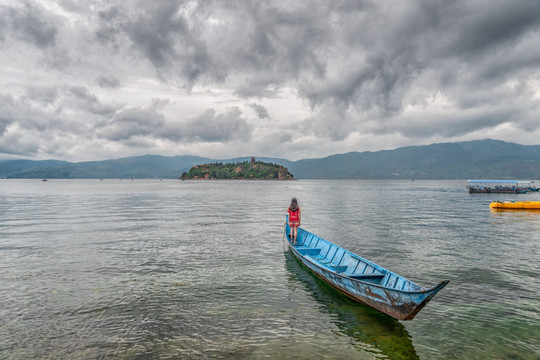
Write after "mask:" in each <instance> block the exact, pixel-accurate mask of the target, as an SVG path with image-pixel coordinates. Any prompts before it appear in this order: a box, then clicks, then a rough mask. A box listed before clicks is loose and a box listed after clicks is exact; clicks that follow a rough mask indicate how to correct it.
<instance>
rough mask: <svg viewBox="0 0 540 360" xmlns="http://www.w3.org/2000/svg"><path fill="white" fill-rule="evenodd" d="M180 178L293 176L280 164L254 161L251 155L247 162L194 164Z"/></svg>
mask: <svg viewBox="0 0 540 360" xmlns="http://www.w3.org/2000/svg"><path fill="white" fill-rule="evenodd" d="M180 179H182V180H188V179H189V180H204V179H206V180H208V179H238V180H241V179H254V180H255V179H256V180H294V176H293V175H292V174H291V173H290V172H289V171H288V170H287V169H286V168H285V167H283V166H281V165H277V164H271V163H265V162H262V161H256V160H255V158H254V157H252V158H251V160H250V161H249V162H247V161H245V162H242V163H227V164H223V163H213V164H204V165H196V166H193V167H192V168H191V169H190V170H189V171H188V172H187V173H186V172H184V173H183V174H182V176H181V177H180Z"/></svg>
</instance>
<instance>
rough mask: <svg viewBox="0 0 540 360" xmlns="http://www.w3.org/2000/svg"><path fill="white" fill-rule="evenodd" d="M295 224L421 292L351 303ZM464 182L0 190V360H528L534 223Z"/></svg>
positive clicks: (534, 314)
mask: <svg viewBox="0 0 540 360" xmlns="http://www.w3.org/2000/svg"><path fill="white" fill-rule="evenodd" d="M293 196H294V197H297V198H298V201H299V204H300V206H301V208H302V226H303V227H304V228H306V229H307V230H309V231H311V232H313V233H315V234H317V235H319V236H321V237H323V238H325V239H327V240H330V241H332V242H335V243H337V244H339V245H342V246H344V247H346V248H347V249H349V250H351V251H353V252H356V253H358V254H359V255H361V256H364V257H366V258H368V259H370V260H372V261H374V262H376V263H378V264H380V265H382V266H385V267H387V268H389V269H391V270H393V271H394V272H397V273H400V274H402V275H404V276H406V277H408V278H410V279H411V280H413V281H415V282H417V283H420V284H422V285H433V284H435V283H436V282H438V281H440V280H444V279H449V280H450V284H449V285H448V286H447V287H446V288H444V289H443V290H442V291H441V292H440V293H439V294H438V295H437V296H435V298H434V299H433V300H432V301H431V302H430V303H429V304H428V305H427V306H426V307H425V308H424V309H423V310H422V311H421V312H420V313H419V314H418V315H417V317H416V318H415V319H414V320H413V321H408V322H400V321H397V320H394V319H391V318H389V317H387V316H385V315H382V314H380V313H378V312H376V311H374V310H371V309H369V308H366V307H364V306H362V305H359V304H357V303H354V302H353V301H351V300H349V299H348V298H346V297H344V296H342V295H340V294H339V293H337V292H336V291H335V290H333V289H332V288H330V287H329V286H328V285H326V284H325V283H324V282H322V281H321V280H319V279H317V278H316V277H315V276H313V275H312V274H311V273H310V272H309V271H308V270H307V269H306V268H305V267H303V266H302V265H301V264H299V263H298V261H296V260H295V259H294V257H293V256H292V254H291V253H290V251H289V250H287V248H286V246H285V244H284V242H283V224H284V219H285V212H286V208H287V206H288V205H289V202H290V199H291V198H292V197H293ZM498 199H500V200H502V199H508V200H515V199H520V200H540V193H530V194H524V195H495V194H491V195H490V194H472V195H471V194H469V193H468V192H467V191H466V190H465V181H464V180H463V181H366V180H362V181H322V180H320V181H307V180H301V181H289V182H278V181H270V182H266V181H198V182H196V181H184V182H182V181H177V180H163V181H159V180H103V181H99V180H49V181H46V182H44V181H40V180H0V359H263V358H264V359H266V358H270V359H280V358H295V359H315V358H316V359H430V360H431V359H539V358H540V350H539V349H540V348H539V346H538V344H539V343H540V281H539V280H540V277H539V274H540V251H539V249H540V211H499V212H496V211H491V210H490V209H489V204H490V203H491V201H494V200H498Z"/></svg>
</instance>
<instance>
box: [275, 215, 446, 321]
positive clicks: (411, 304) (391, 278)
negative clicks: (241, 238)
mask: <svg viewBox="0 0 540 360" xmlns="http://www.w3.org/2000/svg"><path fill="white" fill-rule="evenodd" d="M285 231H286V233H287V237H288V233H289V228H288V226H286V230H285ZM289 246H290V248H291V250H292V252H293V254H294V255H295V256H296V257H297V258H298V259H299V260H300V261H301V262H302V263H303V264H304V265H305V266H306V267H307V268H308V269H310V270H311V271H312V272H313V273H315V274H316V275H317V276H319V277H320V278H321V279H322V280H324V281H326V282H327V283H328V284H330V285H331V286H333V287H334V288H336V289H337V290H338V291H340V292H342V293H344V294H345V295H347V296H349V297H350V298H352V299H353V300H355V301H357V302H360V303H362V304H364V305H367V306H369V307H371V308H373V309H376V310H378V311H380V312H382V313H384V314H386V315H389V316H391V317H393V318H395V319H398V320H412V319H413V318H414V317H415V316H416V314H417V313H418V312H419V311H420V310H421V309H422V308H423V307H424V306H425V305H426V304H427V303H428V302H429V301H430V300H431V299H432V298H433V296H435V294H437V292H439V291H440V290H441V289H442V288H443V287H444V286H446V284H447V283H448V280H445V281H441V282H440V283H439V284H437V285H435V286H432V287H430V288H428V289H425V288H422V287H420V286H419V285H417V284H414V283H413V282H411V281H410V280H408V279H405V278H404V277H402V276H399V275H397V274H395V273H393V272H391V271H388V270H387V269H384V268H382V267H380V266H379V265H377V264H374V263H372V262H370V261H369V260H366V259H364V258H362V257H360V256H358V255H356V254H353V253H351V252H349V251H347V250H345V249H343V248H341V247H339V246H337V245H335V244H332V243H330V242H328V241H326V240H324V239H322V238H319V237H317V236H316V235H314V234H311V233H309V232H307V231H305V230H303V229H301V228H300V229H298V245H292V244H290V242H289ZM319 249H320V250H321V251H319ZM334 249H335V250H334ZM315 253H317V255H315V256H313V255H314V254H315ZM323 255H324V256H323ZM336 257H337V258H336ZM338 259H339V261H338ZM366 270H367V271H366ZM377 282H379V283H377ZM404 288H406V289H407V290H404Z"/></svg>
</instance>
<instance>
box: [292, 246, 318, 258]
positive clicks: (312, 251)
mask: <svg viewBox="0 0 540 360" xmlns="http://www.w3.org/2000/svg"><path fill="white" fill-rule="evenodd" d="M295 249H296V250H297V251H298V252H299V253H300V254H301V255H303V256H306V255H307V256H311V257H314V256H317V255H319V253H320V252H321V249H317V248H308V247H304V246H298V247H295Z"/></svg>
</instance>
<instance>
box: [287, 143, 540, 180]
mask: <svg viewBox="0 0 540 360" xmlns="http://www.w3.org/2000/svg"><path fill="white" fill-rule="evenodd" d="M289 171H291V172H292V173H293V174H294V175H295V177H297V178H303V179H475V178H476V179H478V178H487V179H514V178H516V179H540V146H536V145H535V146H528V145H519V144H514V143H506V142H504V141H498V140H478V141H469V142H456V143H441V144H432V145H424V146H408V147H403V148H398V149H395V150H384V151H377V152H362V153H358V152H352V153H347V154H340V155H332V156H329V157H326V158H323V159H308V160H299V161H297V162H295V163H294V164H293V165H292V166H289Z"/></svg>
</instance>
